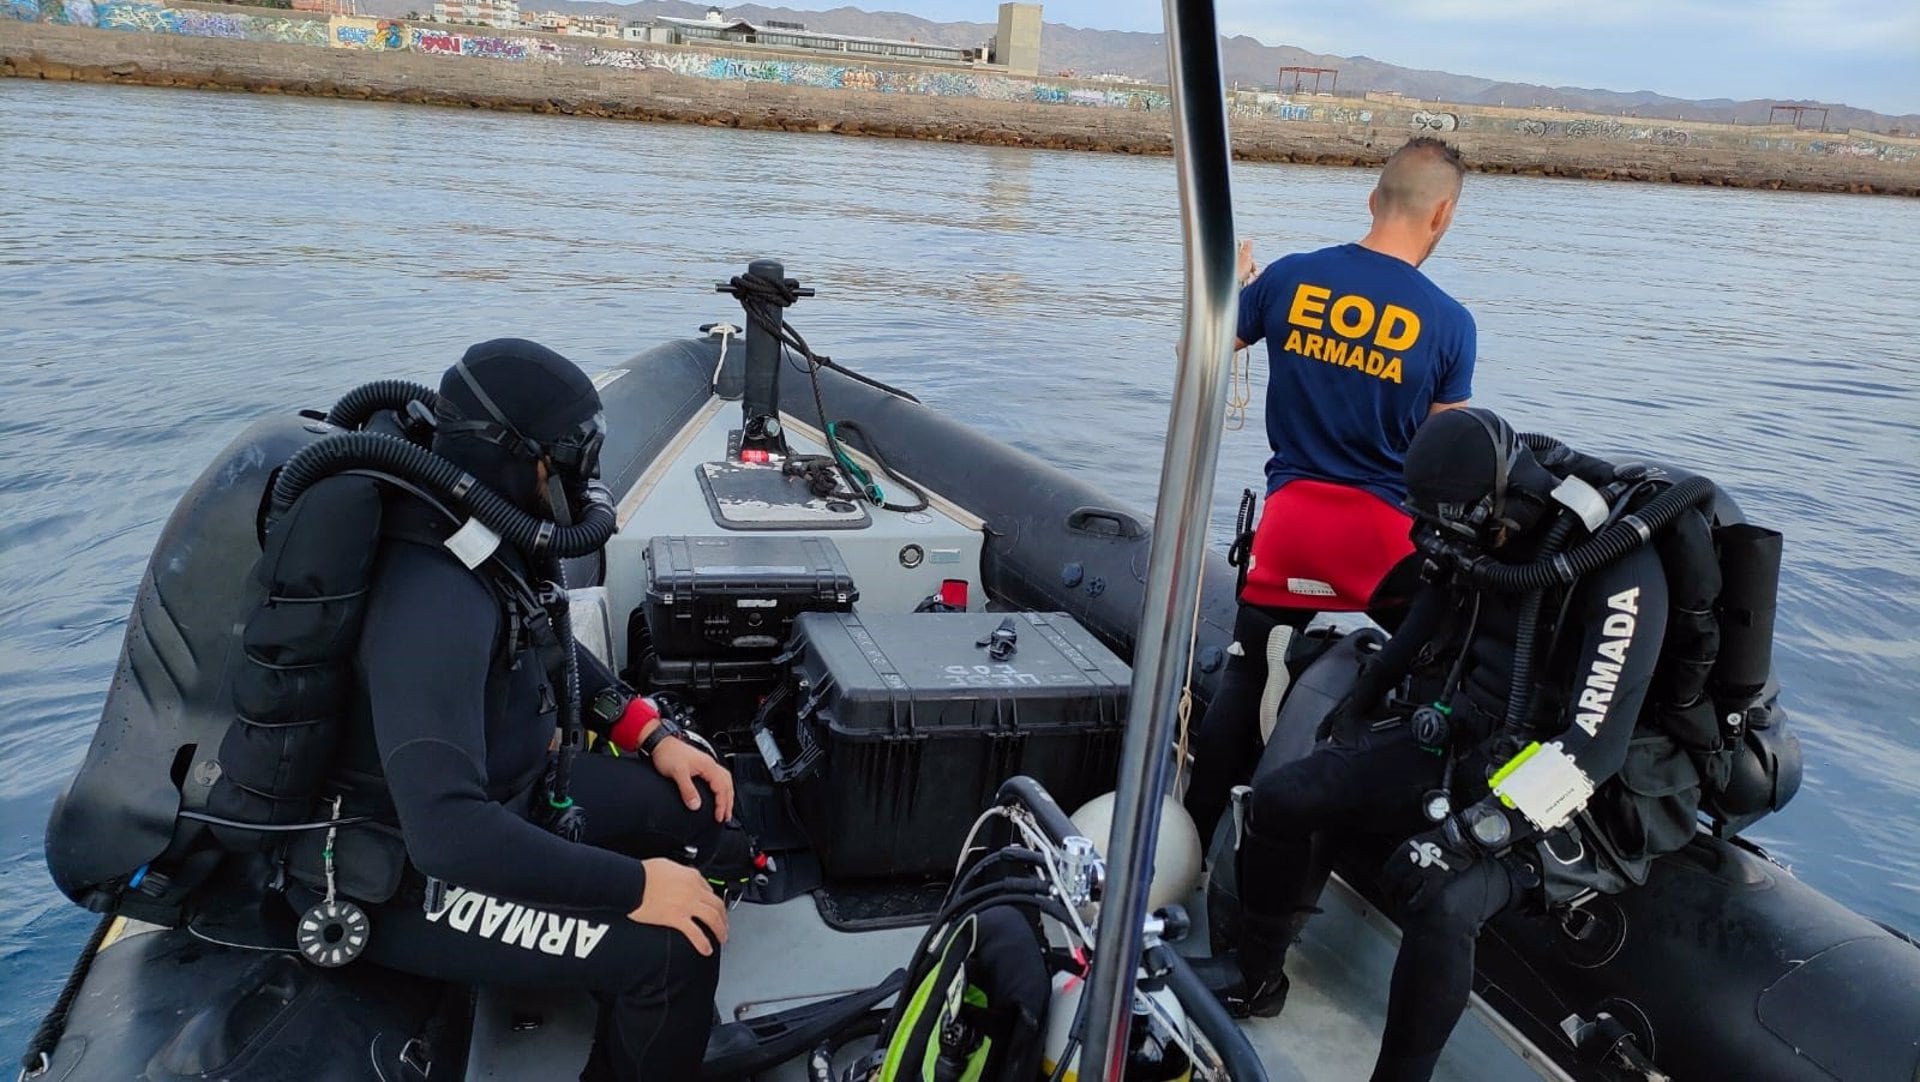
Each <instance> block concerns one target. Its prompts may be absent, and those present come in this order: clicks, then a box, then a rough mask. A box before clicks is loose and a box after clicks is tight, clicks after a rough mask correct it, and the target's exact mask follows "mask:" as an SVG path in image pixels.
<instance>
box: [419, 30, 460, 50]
mask: <svg viewBox="0 0 1920 1082" xmlns="http://www.w3.org/2000/svg"><path fill="white" fill-rule="evenodd" d="M408 44H409V47H410V48H412V49H413V51H414V52H416V53H438V54H442V55H446V56H459V55H460V35H458V34H448V33H443V32H441V31H439V30H422V29H420V28H419V27H417V26H416V27H414V28H413V32H412V34H411V35H410V36H409V38H408Z"/></svg>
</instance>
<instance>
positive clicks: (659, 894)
mask: <svg viewBox="0 0 1920 1082" xmlns="http://www.w3.org/2000/svg"><path fill="white" fill-rule="evenodd" d="M674 743H679V741H674ZM640 864H641V866H642V867H644V868H646V869H647V891H646V894H645V895H644V896H643V897H642V898H641V899H640V906H639V908H637V909H635V910H634V911H633V912H631V913H628V914H627V919H628V920H630V921H633V922H634V923H636V924H651V925H653V926H654V927H656V928H672V929H673V930H674V931H677V932H679V933H680V934H681V935H684V936H686V937H687V941H688V942H690V943H692V944H693V949H694V950H697V951H699V952H700V953H701V954H707V955H710V954H712V953H713V950H714V945H715V944H717V943H725V942H726V941H727V907H726V905H725V903H723V902H721V900H720V896H719V895H717V894H715V893H714V892H713V888H712V887H710V886H708V885H707V880H706V877H704V876H702V875H701V874H700V872H699V871H698V870H697V869H694V868H689V867H688V866H686V865H685V864H681V863H680V862H678V861H674V860H668V859H666V858H665V857H654V858H652V859H651V860H643V861H641V862H640ZM708 933H712V935H713V938H712V939H711V940H709V939H708V938H707V935H708Z"/></svg>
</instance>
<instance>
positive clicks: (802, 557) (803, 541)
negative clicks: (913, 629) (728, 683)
mask: <svg viewBox="0 0 1920 1082" xmlns="http://www.w3.org/2000/svg"><path fill="white" fill-rule="evenodd" d="M859 597H860V593H859V591H858V590H856V589H854V585H853V577H852V576H851V575H849V574H848V573H847V565H846V564H845V563H844V562H842V561H841V559H840V550H839V549H838V548H837V547H835V545H834V543H833V542H832V541H829V540H826V539H825V538H819V537H655V538H653V539H652V540H651V541H649V542H648V543H647V602H646V618H647V628H648V630H649V631H650V632H651V634H652V639H653V649H654V651H655V652H656V653H658V654H659V656H660V657H662V658H667V659H710V660H726V659H739V658H749V657H770V656H771V655H773V654H775V653H778V652H779V650H780V648H781V646H782V645H783V644H785V642H786V640H787V636H788V633H789V632H790V631H791V630H792V627H793V618H794V616H796V615H798V614H799V613H801V612H807V611H818V612H846V611H847V610H849V609H851V608H852V607H853V603H854V602H855V601H857V600H859Z"/></svg>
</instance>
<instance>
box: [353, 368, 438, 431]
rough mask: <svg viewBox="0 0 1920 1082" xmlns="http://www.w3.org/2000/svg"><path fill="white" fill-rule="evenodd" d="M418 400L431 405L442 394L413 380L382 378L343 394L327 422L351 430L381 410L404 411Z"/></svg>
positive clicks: (430, 406)
mask: <svg viewBox="0 0 1920 1082" xmlns="http://www.w3.org/2000/svg"><path fill="white" fill-rule="evenodd" d="M416 399H417V400H419V401H420V402H422V403H425V404H426V405H427V407H428V408H432V406H433V404H434V403H435V402H438V401H439V400H440V395H439V394H438V393H436V392H435V391H434V390H433V389H432V388H430V387H428V386H426V385H425V384H420V383H415V382H413V381H412V380H405V379H381V380H375V381H373V382H372V383H363V384H361V385H360V386H358V387H355V388H354V389H353V390H351V391H348V392H347V393H346V394H344V395H341V396H340V401H338V402H335V403H334V404H333V408H332V409H330V410H328V411H327V423H328V424H330V425H337V426H338V427H340V428H344V429H348V430H349V431H351V430H353V429H357V428H359V427H360V426H362V425H364V424H366V423H367V420H368V419H369V418H371V417H372V416H373V415H374V414H375V413H378V412H379V411H381V410H387V409H390V410H404V409H406V408H407V403H409V402H412V401H414V400H416Z"/></svg>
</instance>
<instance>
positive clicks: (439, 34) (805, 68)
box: [0, 0, 1920, 163]
mask: <svg viewBox="0 0 1920 1082" xmlns="http://www.w3.org/2000/svg"><path fill="white" fill-rule="evenodd" d="M0 18H12V19H19V20H25V21H40V22H48V23H60V24H65V25H72V26H98V27H101V28H104V29H112V30H125V31H137V32H146V33H160V34H181V35H187V36H192V37H208V38H227V39H234V40H246V41H260V42H276V43H285V44H297V45H309V46H331V47H334V48H344V49H363V50H379V51H396V50H398V51H411V52H417V53H422V54H427V55H436V56H461V57H482V58H486V59H492V60H508V61H528V60H538V61H542V62H546V63H554V64H561V63H566V62H568V61H572V62H575V63H579V64H584V65H586V66H588V67H604V68H612V69H617V70H621V71H647V72H662V73H670V74H673V75H679V76H685V77H689V78H696V79H708V80H715V81H727V82H747V83H770V84H778V85H782V86H798V87H813V88H820V89H832V90H860V91H867V92H871V93H881V94H916V95H924V96H931V97H950V98H975V99H981V100H985V101H997V102H1014V103H1033V104H1042V105H1060V106H1078V107H1081V108H1088V109H1125V110H1133V111H1150V110H1165V109H1167V108H1169V107H1170V102H1169V101H1168V98H1167V96H1166V94H1165V93H1163V92H1161V91H1159V90H1155V89H1151V88H1145V87H1105V86H1100V87H1089V86H1075V85H1070V84H1066V83H1056V82H1048V81H1042V80H1036V79H1024V78H1019V77H1014V76H1006V75H998V74H991V73H982V72H975V71H968V70H957V69H956V70H951V71H940V70H931V71H929V70H915V71H903V70H892V69H887V68H870V67H861V66H846V65H841V64H834V63H824V62H816V61H811V60H804V59H785V58H782V59H771V58H759V59H754V58H742V57H736V56H718V55H713V54H708V53H702V52H697V51H692V50H686V49H653V48H643V49H631V48H614V49H603V48H596V47H593V46H590V45H588V44H587V43H585V42H582V43H580V44H578V45H575V44H572V43H570V42H568V43H561V42H555V41H550V40H546V39H543V38H526V37H500V36H493V35H469V34H459V33H451V32H448V31H445V30H442V29H439V28H426V27H416V26H408V25H406V24H405V23H402V22H399V21H396V20H391V19H375V18H365V17H352V16H333V17H331V18H328V19H321V18H300V17H295V16H272V17H268V16H260V15H250V14H243V13H238V12H211V11H201V10H197V9H184V8H171V7H168V6H166V5H165V4H163V3H158V2H155V0H0ZM1231 110H1232V114H1233V115H1234V116H1236V117H1258V118H1267V119H1276V120H1284V121H1314V122H1320V123H1333V124H1371V123H1373V122H1374V113H1373V111H1372V110H1371V109H1357V108H1353V107H1351V106H1348V105H1341V104H1337V103H1333V102H1319V101H1315V102H1309V103H1302V102H1294V101H1289V100H1287V99H1286V97H1285V96H1284V95H1280V94H1274V93H1261V94H1253V95H1248V94H1236V95H1235V96H1234V98H1233V100H1232V103H1231ZM1403 115H1406V114H1399V113H1393V114H1387V115H1386V116H1383V117H1382V122H1383V123H1386V122H1387V121H1388V118H1389V117H1394V116H1403ZM1408 123H1409V126H1410V127H1411V128H1412V129H1413V130H1414V131H1416V132H1453V131H1457V130H1461V129H1464V128H1468V127H1472V126H1474V125H1475V124H1476V123H1477V124H1479V125H1482V126H1489V125H1490V126H1495V127H1500V128H1504V129H1505V130H1509V131H1513V132H1517V133H1519V134H1521V135H1525V136H1530V137H1533V138H1539V139H1581V140H1587V139H1618V140H1625V141H1631V142H1641V143H1646V144H1649V145H1652V146H1662V147H1701V146H1711V145H1732V146H1746V147H1749V148H1752V149H1759V150H1771V151H1778V152H1783V153H1797V154H1821V155H1828V156H1833V157H1843V158H1858V159H1863V160H1866V159H1872V160H1879V161H1889V162H1902V163H1905V162H1913V161H1915V160H1916V159H1920V148H1916V147H1913V146H1909V145H1906V144H1903V143H1899V142H1881V141H1879V140H1877V139H1874V138H1872V137H1870V136H1865V135H1848V134H1845V133H1842V134H1840V135H1838V136H1835V137H1833V138H1828V139H1807V138H1804V137H1800V138H1791V139H1781V138H1770V137H1764V136H1757V135H1756V136H1746V135H1745V134H1744V133H1738V132H1718V133H1717V134H1713V133H1710V132H1709V131H1706V130H1699V129H1688V128H1679V127H1654V126H1651V125H1647V126H1640V125H1639V124H1634V123H1628V124H1622V123H1621V122H1620V121H1618V120H1614V119H1612V118H1608V117H1572V118H1569V119H1565V120H1560V119H1541V118H1523V119H1518V120H1504V119H1498V120H1497V119H1493V118H1489V117H1485V116H1478V115H1477V114H1476V115H1474V116H1469V115H1465V114H1463V113H1460V112H1449V111H1440V110H1424V109H1423V110H1420V111H1417V112H1415V113H1413V114H1412V115H1411V117H1409V121H1408ZM1642 123H1644V122H1642Z"/></svg>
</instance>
